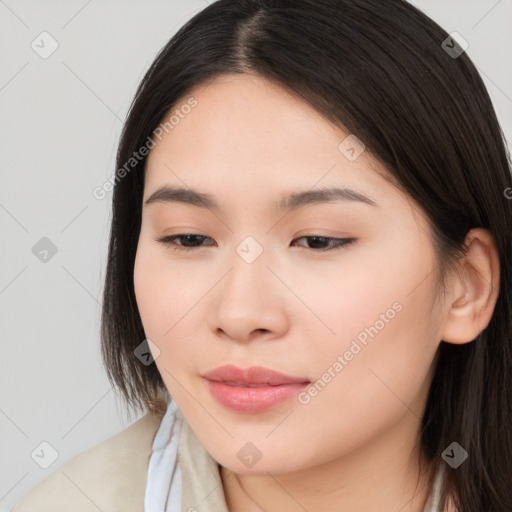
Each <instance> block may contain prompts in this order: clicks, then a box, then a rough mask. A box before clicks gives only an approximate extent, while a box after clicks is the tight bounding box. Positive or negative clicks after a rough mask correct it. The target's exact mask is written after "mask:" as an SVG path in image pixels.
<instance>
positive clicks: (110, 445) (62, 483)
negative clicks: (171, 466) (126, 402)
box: [11, 413, 162, 512]
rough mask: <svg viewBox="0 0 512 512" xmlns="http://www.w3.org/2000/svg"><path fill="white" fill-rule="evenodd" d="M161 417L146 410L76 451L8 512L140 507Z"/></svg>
mask: <svg viewBox="0 0 512 512" xmlns="http://www.w3.org/2000/svg"><path fill="white" fill-rule="evenodd" d="M161 419H162V416H161V415H156V414H150V413H147V414H145V415H144V416H142V417H141V418H139V419H138V420H137V421H135V422H134V423H132V424H131V425H130V426H128V427H127V428H125V429H124V430H122V431H121V432H119V433H117V434H115V435H114V436H112V437H110V438H108V439H106V440H105V441H102V442H101V443H99V444H97V445H95V446H93V447H92V448H89V449H88V450H86V451H84V452H82V453H79V454H78V455H75V456H74V457H73V458H72V459H70V460H68V461H67V462H65V463H64V464H63V465H62V466H61V467H59V468H58V469H57V470H55V471H54V472H53V473H52V474H51V475H50V476H48V477H47V478H45V479H44V480H43V481H42V482H40V483H39V484H37V485H36V486H35V487H34V488H32V489H31V490H30V491H29V492H28V493H27V494H26V495H25V496H24V497H23V498H22V499H21V500H20V501H19V502H18V503H17V504H16V505H15V506H14V508H12V509H11V512H50V511H51V512H64V511H66V512H68V511H69V510H73V511H74V512H98V510H102V511H103V512H114V511H118V510H119V511H121V510H122V511H123V512H131V511H132V510H133V511H141V510H143V509H144V493H145V488H146V479H147V469H148V464H149V458H150V456H151V452H152V444H153V439H154V437H155V434H156V432H157V430H158V427H159V425H160V422H161Z"/></svg>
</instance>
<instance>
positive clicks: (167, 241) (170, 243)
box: [156, 233, 211, 251]
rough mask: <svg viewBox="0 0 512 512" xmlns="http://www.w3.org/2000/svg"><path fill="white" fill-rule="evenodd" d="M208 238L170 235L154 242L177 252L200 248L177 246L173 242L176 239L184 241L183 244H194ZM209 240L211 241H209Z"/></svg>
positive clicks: (190, 235)
mask: <svg viewBox="0 0 512 512" xmlns="http://www.w3.org/2000/svg"><path fill="white" fill-rule="evenodd" d="M207 238H208V237H207V236H206V235H197V234H194V233H186V234H180V235H172V236H164V237H162V238H157V239H156V241H157V242H160V243H162V244H164V245H165V246H166V247H170V248H171V249H175V250H179V251H191V250H193V249H197V248H198V247H200V246H194V245H193V246H192V247H188V246H186V245H185V246H183V245H178V244H176V243H175V242H174V241H175V240H178V239H183V240H185V244H187V243H189V242H192V243H194V240H197V239H207ZM210 240H211V239H210Z"/></svg>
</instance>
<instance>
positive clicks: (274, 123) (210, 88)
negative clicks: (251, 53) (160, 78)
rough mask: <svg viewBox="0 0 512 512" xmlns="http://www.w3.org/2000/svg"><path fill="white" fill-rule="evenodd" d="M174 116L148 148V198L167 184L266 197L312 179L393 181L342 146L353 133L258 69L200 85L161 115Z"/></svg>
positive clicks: (357, 183)
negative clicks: (347, 153)
mask: <svg viewBox="0 0 512 512" xmlns="http://www.w3.org/2000/svg"><path fill="white" fill-rule="evenodd" d="M186 105H194V106H193V107H190V108H189V107H186V108H185V106H186ZM170 116H173V123H172V124H171V125H168V126H167V130H164V131H163V133H162V135H161V137H160V139H156V138H155V139H154V140H155V143H156V146H155V147H154V148H153V149H152V150H151V151H150V154H149V156H148V161H147V166H146V178H145V194H144V197H145V199H147V197H148V196H149V194H150V193H151V192H153V191H154V190H155V189H156V188H157V187H160V186H162V185H179V186H184V187H187V186H189V187H192V188H196V189H201V190H210V191H213V192H214V193H215V194H216V195H217V196H222V193H226V194H229V193H230V192H234V193H236V194H237V195H240V197H242V196H245V197H247V194H249V195H251V196H253V197H254V196H256V195H258V194H260V193H261V194H262V195H265V196H266V197H267V198H268V195H269V194H271V193H272V194H275V193H277V192H278V191H279V190H282V189H283V188H286V189H287V190H297V189H301V190H303V189H311V188H313V187H315V184H318V186H333V185H338V186H347V187H348V186H350V187H352V188H356V187H358V188H359V189H361V188H364V190H365V191H366V192H367V194H368V195H371V194H372V190H373V191H376V190H377V189H379V187H382V186H387V187H391V185H390V184H389V183H388V182H386V180H385V179H383V176H386V177H388V178H389V176H390V173H389V172H388V171H387V170H386V169H385V168H384V167H383V166H382V165H380V164H379V162H378V161H377V160H376V159H374V158H373V157H372V156H371V155H369V153H368V152H366V151H364V152H363V153H362V154H361V155H360V156H359V157H357V158H356V159H355V160H352V161H351V160H349V159H348V158H347V157H346V156H345V154H344V153H343V152H342V151H341V150H340V143H342V142H343V141H345V139H346V138H347V137H348V135H349V134H348V133H346V132H344V131H343V130H341V129H340V128H338V127H336V126H334V125H333V124H332V123H330V122H329V121H328V120H326V119H325V118H324V117H323V116H321V115H320V114H319V113H318V112H317V111H316V110H315V109H314V108H313V107H312V106H311V105H309V104H308V103H307V102H305V101H304V100H302V99H300V98H298V97H297V96H295V95H293V94H291V93H289V92H288V91H287V90H285V89H283V88H281V87H279V86H278V85H276V84H273V83H271V82H269V81H267V80H265V79H263V78H261V77H258V76H254V75H223V76H220V77H217V78H216V79H215V80H213V81H212V82H210V83H207V84H203V85H200V86H197V87H195V88H193V89H191V90H190V91H189V92H188V93H187V94H186V95H184V96H183V97H182V98H181V99H180V100H179V101H178V102H177V103H176V104H175V105H174V107H173V108H172V109H171V111H170V112H169V113H168V115H167V116H166V118H165V119H164V121H163V122H164V123H165V121H166V120H168V119H170ZM217 192H218V194H217ZM374 195H375V194H374ZM266 202H268V199H267V201H266Z"/></svg>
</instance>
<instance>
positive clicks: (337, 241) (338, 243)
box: [156, 233, 356, 252]
mask: <svg viewBox="0 0 512 512" xmlns="http://www.w3.org/2000/svg"><path fill="white" fill-rule="evenodd" d="M208 238H209V237H208V236H206V235H199V234H195V233H186V234H179V235H172V236H164V237H162V238H157V239H156V241H157V242H160V243H162V244H164V245H165V246H166V247H169V248H171V249H173V250H178V251H191V250H194V249H198V248H200V247H204V246H201V245H194V241H198V240H199V242H201V241H203V240H206V239H208ZM180 239H181V240H182V242H183V241H184V242H185V244H189V243H192V244H193V245H192V246H191V247H190V246H188V245H181V244H176V242H175V240H180ZM302 239H307V240H310V241H311V242H312V245H313V247H305V248H306V249H310V250H313V251H315V252H323V251H332V250H337V249H341V248H343V247H347V246H348V245H350V244H352V243H354V242H355V241H356V239H355V238H332V237H327V236H318V235H311V236H301V237H299V238H296V239H295V240H302ZM210 240H211V238H210ZM295 240H293V241H294V242H295ZM311 242H308V243H311ZM326 242H334V244H333V245H331V246H330V247H327V248H321V247H318V245H323V244H325V243H326ZM299 247H301V246H299Z"/></svg>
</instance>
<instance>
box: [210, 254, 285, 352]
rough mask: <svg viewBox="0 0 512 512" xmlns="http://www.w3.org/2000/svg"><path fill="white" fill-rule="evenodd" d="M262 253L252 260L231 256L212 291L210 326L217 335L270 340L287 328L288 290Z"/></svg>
mask: <svg viewBox="0 0 512 512" xmlns="http://www.w3.org/2000/svg"><path fill="white" fill-rule="evenodd" d="M264 254H265V253H263V254H262V255H261V256H260V257H259V258H257V259H256V260H255V261H253V262H252V263H248V262H246V261H244V259H242V258H241V257H239V256H238V254H235V255H234V257H233V258H232V259H231V260H230V262H231V263H232V265H231V268H230V270H229V272H228V273H227V274H226V275H225V277H224V278H223V279H222V280H221V282H220V283H219V284H218V285H217V286H216V287H215V288H216V291H214V293H213V295H212V301H213V302H212V307H211V308H210V311H211V315H210V317H209V324H210V326H209V327H210V329H212V331H213V332H215V333H216V334H217V336H221V337H224V338H226V339H231V340H232V341H237V342H248V341H251V340H253V339H257V338H262V337H264V338H265V339H267V340H270V339H273V338H279V337H282V336H283V335H284V333H285V332H286V330H287V329H288V328H289V315H288V314H287V311H286V304H287V303H288V301H289V300H290V297H289V296H287V292H288V294H290V292H289V291H288V290H287V288H286V286H285V285H284V284H283V282H282V281H281V280H280V279H279V278H278V277H276V274H278V273H279V270H278V269H274V268H272V270H271V269H270V268H269V267H268V266H267V263H268V261H267V258H265V257H264ZM212 292H213V290H212Z"/></svg>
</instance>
